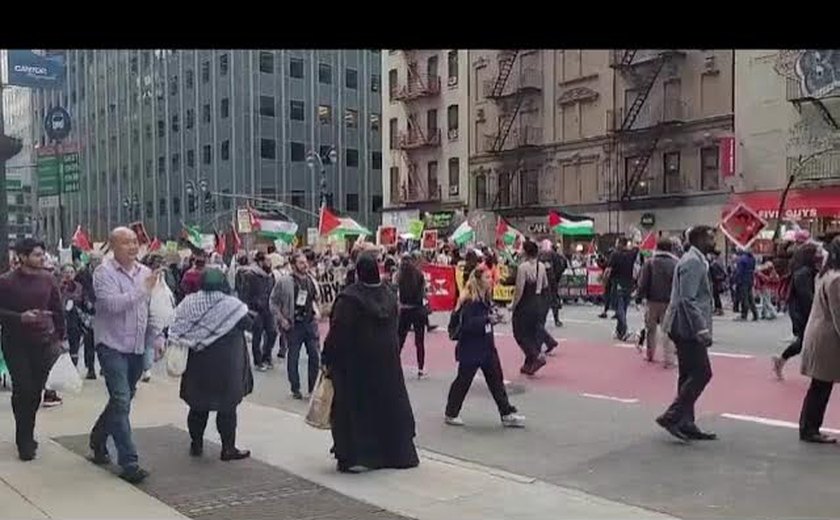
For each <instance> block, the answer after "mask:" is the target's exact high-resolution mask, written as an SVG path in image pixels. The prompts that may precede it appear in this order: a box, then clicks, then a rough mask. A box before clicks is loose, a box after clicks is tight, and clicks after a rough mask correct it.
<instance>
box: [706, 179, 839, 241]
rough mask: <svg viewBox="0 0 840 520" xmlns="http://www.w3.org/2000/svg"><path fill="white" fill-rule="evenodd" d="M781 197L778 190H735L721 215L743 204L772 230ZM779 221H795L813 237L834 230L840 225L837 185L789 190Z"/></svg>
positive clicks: (776, 218) (780, 192)
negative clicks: (742, 191)
mask: <svg viewBox="0 0 840 520" xmlns="http://www.w3.org/2000/svg"><path fill="white" fill-rule="evenodd" d="M781 197H782V191H781V190H773V191H753V192H745V193H737V194H734V195H732V197H731V198H730V200H729V203H728V204H727V205H726V206H724V208H723V212H722V216H724V215H726V214H727V213H729V212H730V211H732V210H733V209H735V207H736V206H737V205H738V204H744V205H745V206H748V207H749V208H751V209H752V210H754V211H755V212H756V213H758V215H759V216H760V217H761V218H763V219H764V220H766V221H767V224H768V227H769V228H770V229H772V228H774V227H775V225H776V222H777V221H778V216H779V203H780V201H781ZM782 221H783V222H796V223H797V224H798V225H799V226H800V227H801V228H803V229H807V230H808V231H810V232H811V235H812V236H818V235H820V234H822V233H823V232H825V231H826V230H828V229H837V228H838V227H840V186H826V187H824V188H808V189H794V190H790V191H789V192H788V195H787V198H786V199H785V207H784V211H783V218H782Z"/></svg>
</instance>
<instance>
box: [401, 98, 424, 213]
mask: <svg viewBox="0 0 840 520" xmlns="http://www.w3.org/2000/svg"><path fill="white" fill-rule="evenodd" d="M406 122H407V123H408V131H407V133H406V138H407V139H408V140H412V139H419V140H420V142H425V141H426V136H425V134H424V132H423V128H422V127H421V125H419V124H417V115H416V114H409V116H408V117H407V118H406ZM412 136H416V137H412ZM401 155H402V159H403V162H404V163H405V167H406V172H407V174H408V175H407V177H406V179H407V182H408V185H407V186H406V195H407V197H406V200H407V201H409V202H414V201H416V200H422V199H423V197H424V196H425V194H426V190H425V188H424V187H423V183H422V182H420V178H419V177H418V172H417V163H416V162H414V161H412V160H411V157H410V156H409V153H408V150H407V149H406V148H405V147H403V148H402V150H401ZM412 186H415V187H416V188H415V190H412V189H411V187H412Z"/></svg>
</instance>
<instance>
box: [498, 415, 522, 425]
mask: <svg viewBox="0 0 840 520" xmlns="http://www.w3.org/2000/svg"><path fill="white" fill-rule="evenodd" d="M502 425H503V426H504V427H505V428H524V427H525V416H524V415H519V414H516V413H510V414H507V415H505V416H504V417H502Z"/></svg>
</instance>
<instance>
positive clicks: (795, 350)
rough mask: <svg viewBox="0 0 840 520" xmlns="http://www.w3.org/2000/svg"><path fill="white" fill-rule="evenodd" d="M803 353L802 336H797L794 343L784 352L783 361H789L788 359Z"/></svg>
mask: <svg viewBox="0 0 840 520" xmlns="http://www.w3.org/2000/svg"><path fill="white" fill-rule="evenodd" d="M801 352H802V336H801V335H799V336H796V338H795V339H794V340H793V342H792V343H791V344H790V345H788V347H787V348H786V349H785V351H784V352H782V359H784V360H785V361H787V360H788V359H790V358H792V357H793V356H795V355H797V354H799V353H801Z"/></svg>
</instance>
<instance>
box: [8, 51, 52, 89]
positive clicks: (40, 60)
mask: <svg viewBox="0 0 840 520" xmlns="http://www.w3.org/2000/svg"><path fill="white" fill-rule="evenodd" d="M6 57H7V59H6V62H7V65H8V69H9V70H8V76H7V78H8V81H7V83H8V84H9V85H16V86H18V87H29V88H47V89H49V88H60V87H62V86H63V85H64V79H65V65H64V59H63V58H62V57H61V56H51V57H49V58H48V57H45V56H40V55H38V54H35V53H34V52H32V51H30V50H9V51H8V52H7V53H6Z"/></svg>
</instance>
